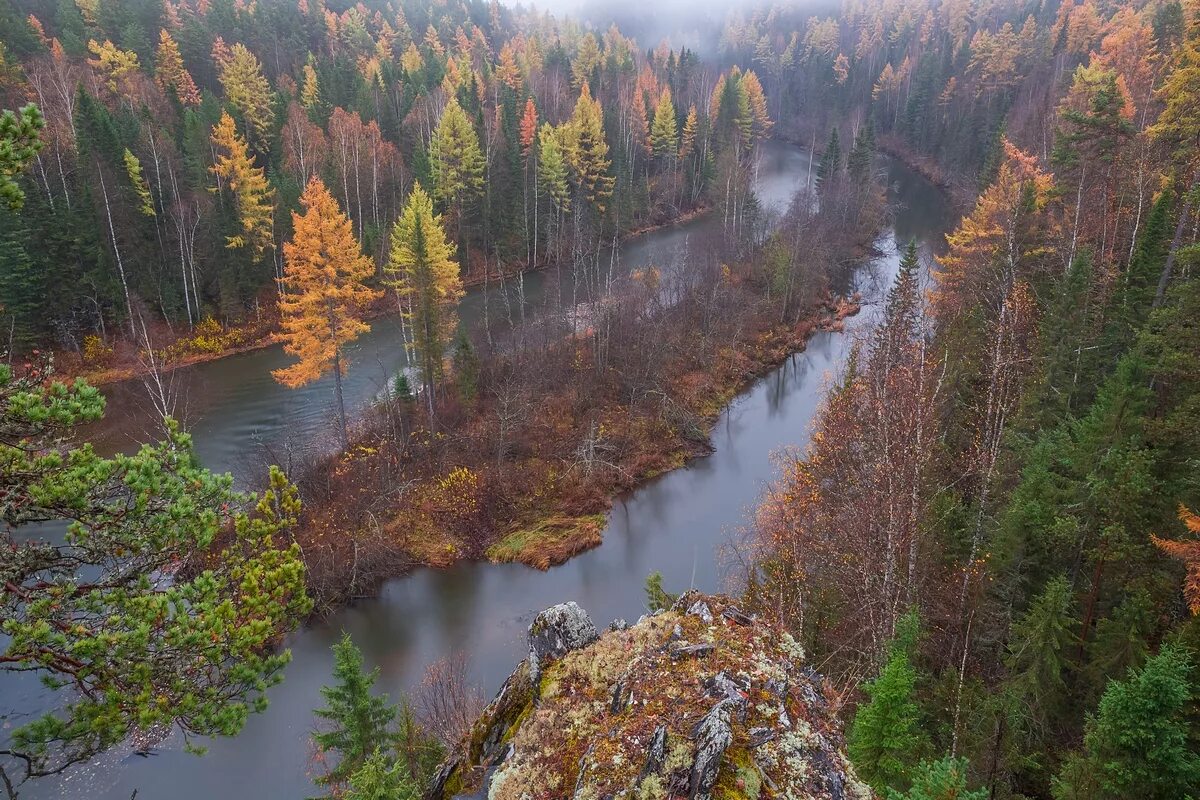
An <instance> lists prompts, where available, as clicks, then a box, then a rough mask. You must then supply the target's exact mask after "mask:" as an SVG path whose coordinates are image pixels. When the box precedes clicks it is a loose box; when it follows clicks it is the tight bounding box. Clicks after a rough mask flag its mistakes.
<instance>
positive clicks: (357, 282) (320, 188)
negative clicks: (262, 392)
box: [271, 177, 380, 445]
mask: <svg viewBox="0 0 1200 800" xmlns="http://www.w3.org/2000/svg"><path fill="white" fill-rule="evenodd" d="M300 203H301V205H302V206H303V207H304V213H303V214H297V213H296V212H294V211H293V212H292V227H293V230H294V231H295V233H294V234H293V236H292V240H291V241H290V242H286V243H285V244H284V245H283V257H284V284H285V286H286V288H287V291H286V292H284V293H283V295H282V296H281V298H280V300H279V312H280V317H281V323H280V324H281V326H282V336H283V349H284V350H285V351H286V352H287V353H288V354H290V355H293V356H296V357H297V358H298V359H299V360H298V361H297V362H296V363H295V364H292V365H291V366H290V367H284V368H283V369H277V370H275V371H273V372H272V373H271V374H272V375H273V376H274V377H275V380H277V381H279V382H280V383H282V384H283V385H284V386H288V387H292V388H295V387H299V386H304V385H305V384H308V383H311V382H313V381H315V380H317V379H318V378H320V377H321V376H322V375H324V374H326V373H327V372H330V371H332V372H333V385H334V392H335V396H336V398H337V406H338V417H339V421H340V423H341V436H342V444H343V445H348V444H349V441H350V433H349V425H348V423H347V421H346V403H345V400H344V398H343V396H342V373H343V372H344V371H345V369H346V365H347V361H346V358H345V356H344V355H343V353H342V350H343V348H344V347H345V346H346V345H347V344H349V343H350V342H353V341H354V340H355V339H357V338H358V337H359V336H361V335H362V334H364V333H366V332H367V331H369V330H371V327H370V326H369V325H368V324H367V323H366V322H364V321H363V315H364V311H365V309H366V308H367V306H369V305H370V304H371V303H372V302H374V301H375V300H377V299H378V298H379V296H380V293H379V292H378V291H376V290H374V289H371V288H369V287H368V286H367V285H366V281H367V279H369V278H370V277H371V276H372V275H373V274H374V273H375V265H374V264H373V263H372V261H371V259H370V258H368V257H367V256H365V255H363V253H362V248H361V247H360V246H359V243H358V240H357V239H355V238H354V231H353V228H352V227H351V225H350V218H349V217H347V216H346V215H345V214H344V213H343V212H342V210H341V208H339V207H338V204H337V200H335V199H334V198H333V195H332V194H330V193H329V190H328V189H326V188H325V184H323V183H322V182H321V179H320V178H317V177H314V178H313V179H312V180H310V181H309V182H308V186H307V187H306V188H305V190H304V194H302V195H301V196H300Z"/></svg>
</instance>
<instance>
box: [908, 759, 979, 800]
mask: <svg viewBox="0 0 1200 800" xmlns="http://www.w3.org/2000/svg"><path fill="white" fill-rule="evenodd" d="M987 794H988V793H987V791H986V790H985V789H975V790H973V791H972V790H969V789H967V760H966V759H965V758H951V757H949V756H946V757H945V758H939V759H938V760H937V761H922V762H921V763H920V764H918V765H917V766H916V767H915V768H914V769H913V771H912V787H911V788H910V789H909V790H908V791H907V792H897V791H889V792H887V795H886V797H887V800H984V798H986V797H987Z"/></svg>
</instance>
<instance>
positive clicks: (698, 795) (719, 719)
mask: <svg viewBox="0 0 1200 800" xmlns="http://www.w3.org/2000/svg"><path fill="white" fill-rule="evenodd" d="M744 705H745V701H744V700H722V701H721V702H719V703H717V704H716V705H715V706H713V708H712V711H709V712H708V713H707V714H705V715H704V719H702V720H700V724H699V725H697V726H696V734H695V736H694V737H693V738H694V739H695V740H696V758H695V760H694V761H693V762H692V771H691V773H690V775H689V776H688V797H689V798H691V800H709V798H711V797H712V791H713V787H714V786H716V785H717V775H718V774H719V773H720V772H721V759H723V758H724V757H725V750H726V749H728V747H729V745H731V744H733V715H734V713H735V712H737V711H738V710H740V708H739V706H741V707H744Z"/></svg>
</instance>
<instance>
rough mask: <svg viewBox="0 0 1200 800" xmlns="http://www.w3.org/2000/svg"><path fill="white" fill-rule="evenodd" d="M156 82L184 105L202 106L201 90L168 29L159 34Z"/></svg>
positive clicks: (155, 62) (156, 56) (155, 58)
mask: <svg viewBox="0 0 1200 800" xmlns="http://www.w3.org/2000/svg"><path fill="white" fill-rule="evenodd" d="M154 82H155V83H156V84H158V88H160V89H162V90H163V91H164V92H168V91H174V92H175V97H176V98H178V99H179V102H180V103H182V104H183V105H185V106H198V105H200V90H199V89H197V88H196V82H195V81H193V80H192V76H191V73H189V72H188V71H187V69H186V68H185V67H184V66H183V56H182V55H180V53H179V45H178V44H176V43H175V40H174V39H172V38H171V34H170V33H168V32H167V31H166V29H164V30H162V31H161V32H160V33H159V42H158V51H157V52H156V53H155V56H154Z"/></svg>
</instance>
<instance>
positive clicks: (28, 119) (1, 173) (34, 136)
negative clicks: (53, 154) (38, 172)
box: [0, 103, 46, 211]
mask: <svg viewBox="0 0 1200 800" xmlns="http://www.w3.org/2000/svg"><path fill="white" fill-rule="evenodd" d="M45 126H46V121H45V119H44V118H43V117H42V112H41V111H40V110H39V109H38V107H37V106H35V105H34V104H32V103H30V104H29V105H26V106H24V107H22V108H21V110H20V111H18V112H16V113H14V112H12V111H9V110H7V109H6V110H5V111H4V112H2V113H0V201H3V202H4V203H6V204H7V205H8V207H9V209H11V210H12V211H18V210H20V209H21V207H22V206H23V205H24V203H25V193H24V192H22V191H21V187H20V185H19V184H18V183H17V182H16V181H15V180H14V178H15V177H16V176H17V175H18V174H19V173H20V172H21V170H23V169H25V165H26V164H28V163H29V162H30V161H32V160H33V158H34V156H36V155H37V154H38V151H39V150H41V149H42V139H41V132H42V128H44V127H45Z"/></svg>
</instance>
